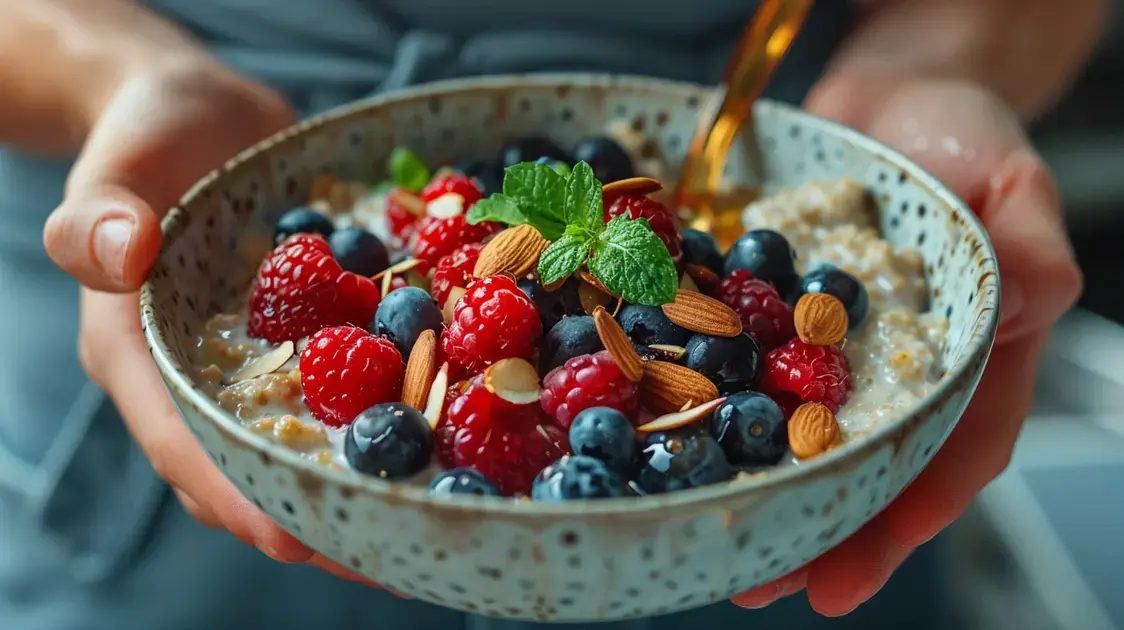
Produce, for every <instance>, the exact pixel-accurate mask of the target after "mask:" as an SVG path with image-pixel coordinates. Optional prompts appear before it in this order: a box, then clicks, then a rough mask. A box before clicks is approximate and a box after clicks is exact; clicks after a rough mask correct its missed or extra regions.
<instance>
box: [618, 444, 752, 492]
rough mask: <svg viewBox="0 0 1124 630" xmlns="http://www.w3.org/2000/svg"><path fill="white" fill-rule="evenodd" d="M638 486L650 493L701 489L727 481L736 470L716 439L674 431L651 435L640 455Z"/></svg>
mask: <svg viewBox="0 0 1124 630" xmlns="http://www.w3.org/2000/svg"><path fill="white" fill-rule="evenodd" d="M639 462H640V463H639V465H638V466H637V471H636V478H635V482H636V486H637V487H638V488H640V490H642V491H643V492H645V493H647V494H660V493H664V492H675V491H677V490H687V489H690V488H698V487H701V486H706V485H710V484H714V483H720V482H723V481H726V480H727V479H729V478H730V477H732V476H733V474H734V473H733V469H732V468H730V463H729V462H727V461H726V454H725V453H724V452H723V451H722V447H721V446H719V445H718V442H716V441H714V438H712V437H710V436H709V435H706V434H700V433H695V432H681V431H674V432H670V433H656V434H653V435H650V436H648V438H647V440H646V441H645V443H644V446H643V450H642V451H641V452H640V456H639Z"/></svg>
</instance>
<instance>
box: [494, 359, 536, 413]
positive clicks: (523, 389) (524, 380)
mask: <svg viewBox="0 0 1124 630" xmlns="http://www.w3.org/2000/svg"><path fill="white" fill-rule="evenodd" d="M484 387H485V388H486V389H487V390H488V391H489V392H491V393H493V394H495V395H496V396H499V397H500V398H502V399H503V400H506V401H507V402H509V403H511V404H513V405H529V404H531V403H535V402H538V400H539V398H540V397H541V396H542V389H541V388H540V387H539V373H538V371H537V370H535V366H533V365H531V362H530V361H527V360H526V359H501V360H499V361H496V362H495V363H493V364H492V365H490V366H488V369H486V370H484Z"/></svg>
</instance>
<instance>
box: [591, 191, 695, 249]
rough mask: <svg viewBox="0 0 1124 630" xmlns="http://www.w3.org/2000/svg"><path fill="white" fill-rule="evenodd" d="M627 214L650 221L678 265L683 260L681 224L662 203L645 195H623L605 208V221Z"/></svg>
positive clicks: (653, 229) (649, 223)
mask: <svg viewBox="0 0 1124 630" xmlns="http://www.w3.org/2000/svg"><path fill="white" fill-rule="evenodd" d="M625 213H627V214H628V216H629V217H630V218H633V219H639V218H640V217H644V218H645V219H648V225H651V226H652V231H653V232H655V233H656V236H659V237H660V240H661V241H663V244H664V245H665V246H667V252H668V253H669V254H671V259H672V260H674V261H675V264H676V265H678V264H679V263H680V262H681V261H682V260H683V233H682V232H680V231H679V223H678V222H677V221H676V220H675V215H674V214H672V213H671V210H668V208H667V206H665V205H663V204H662V203H660V202H658V201H656V200H654V199H649V198H648V197H645V196H644V195H632V194H627V195H621V196H619V197H617V198H615V199H613V200H612V203H608V204H607V205H606V206H605V220H606V221H608V220H609V219H611V218H613V217H616V216H620V215H622V214H625Z"/></svg>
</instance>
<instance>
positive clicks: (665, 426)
mask: <svg viewBox="0 0 1124 630" xmlns="http://www.w3.org/2000/svg"><path fill="white" fill-rule="evenodd" d="M725 400H726V399H725V398H715V399H714V400H712V401H710V402H708V403H703V404H701V405H699V406H697V407H694V406H692V405H685V407H686V408H685V409H683V410H681V411H676V412H674V413H668V414H664V415H662V416H660V417H658V418H656V419H655V420H652V421H651V422H649V423H648V424H645V425H643V426H640V427H637V428H636V430H637V431H641V432H643V433H653V432H656V431H670V430H672V429H678V428H679V427H685V426H687V425H689V424H694V423H696V422H698V421H699V420H702V419H703V418H705V417H707V416H709V415H710V414H712V413H714V410H715V409H717V408H718V406H719V405H721V404H722V403H723V402H724V401H725Z"/></svg>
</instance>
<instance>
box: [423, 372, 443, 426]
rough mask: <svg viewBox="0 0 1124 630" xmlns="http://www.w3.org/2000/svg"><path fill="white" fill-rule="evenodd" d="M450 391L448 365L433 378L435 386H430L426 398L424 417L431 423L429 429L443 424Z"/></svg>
mask: <svg viewBox="0 0 1124 630" xmlns="http://www.w3.org/2000/svg"><path fill="white" fill-rule="evenodd" d="M448 389H449V364H448V363H446V364H444V365H442V366H441V369H440V370H437V375H436V376H434V377H433V384H432V385H430V386H429V395H428V396H427V397H426V402H425V411H423V412H422V415H423V416H425V419H426V420H428V421H429V428H430V429H436V428H437V423H439V422H441V414H443V413H444V412H445V395H446V393H448Z"/></svg>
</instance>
